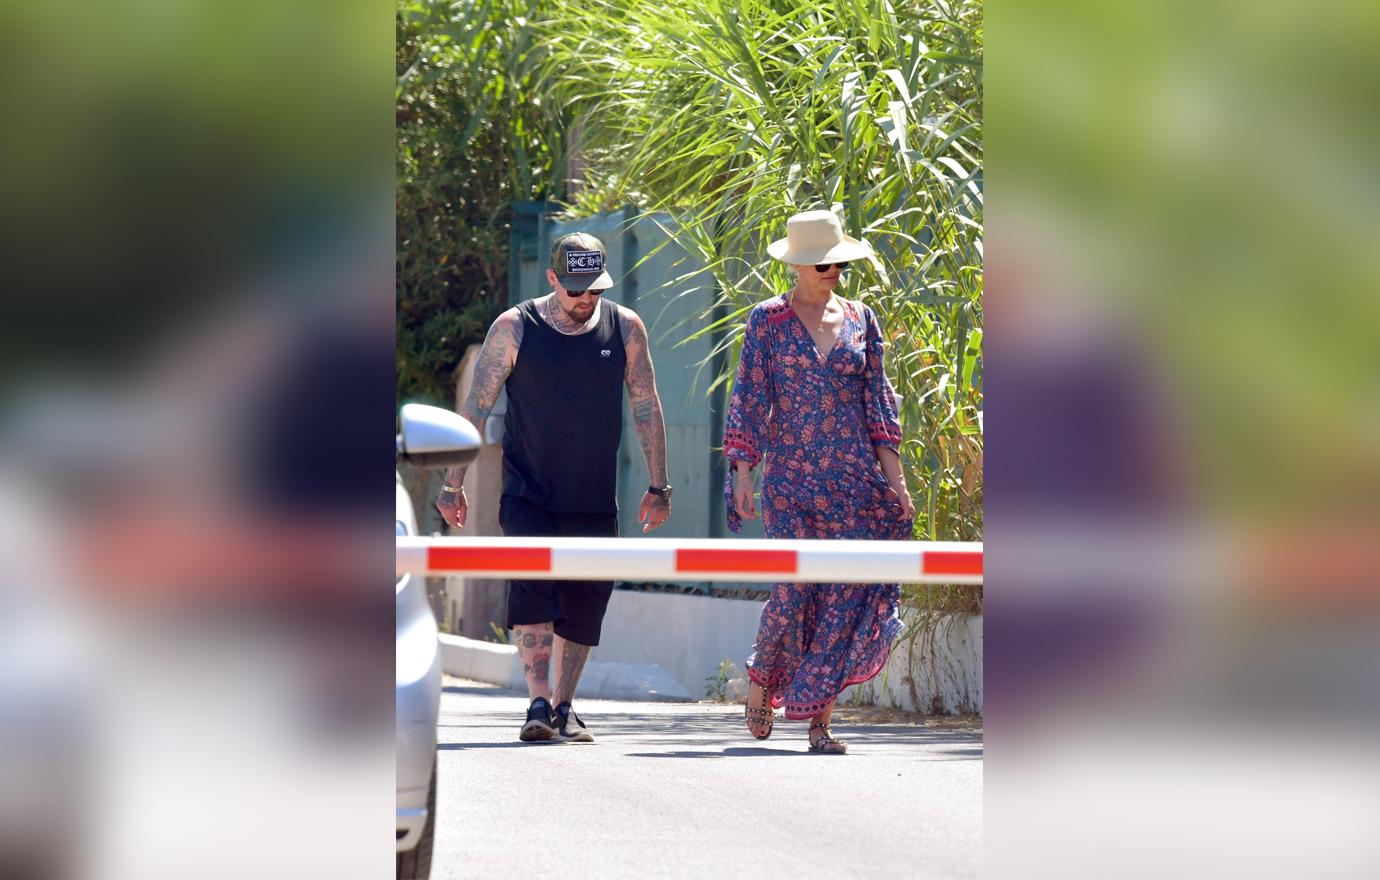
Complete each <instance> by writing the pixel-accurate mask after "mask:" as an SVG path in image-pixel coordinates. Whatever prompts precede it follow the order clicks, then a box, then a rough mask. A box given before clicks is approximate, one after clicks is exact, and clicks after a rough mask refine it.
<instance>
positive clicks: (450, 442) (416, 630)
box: [395, 403, 480, 880]
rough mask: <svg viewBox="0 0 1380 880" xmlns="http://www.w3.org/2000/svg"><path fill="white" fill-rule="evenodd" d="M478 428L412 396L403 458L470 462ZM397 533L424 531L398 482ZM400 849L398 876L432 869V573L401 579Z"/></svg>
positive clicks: (436, 699)
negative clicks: (428, 584)
mask: <svg viewBox="0 0 1380 880" xmlns="http://www.w3.org/2000/svg"><path fill="white" fill-rule="evenodd" d="M479 444H480V440H479V432H478V431H476V430H475V428H474V426H473V425H471V424H470V423H469V421H468V420H467V419H465V418H463V417H462V416H460V415H457V414H456V413H453V412H450V411H449V410H444V409H440V408H439V407H434V406H425V405H423V404H417V403H409V404H406V405H405V406H403V408H402V433H401V434H399V435H398V456H397V457H398V462H399V463H400V464H411V465H417V466H422V467H451V466H456V465H464V464H469V463H470V462H471V461H473V460H474V457H475V456H476V455H478V454H479ZM395 495H396V508H397V513H396V516H397V533H398V535H399V536H404V535H416V534H417V517H416V514H415V512H414V511H413V509H412V499H411V498H410V497H408V494H407V491H406V490H405V489H404V488H403V485H402V480H401V478H399V479H398V480H397V481H396V488H395ZM396 624H397V704H396V713H397V714H396V722H395V723H396V724H397V762H398V770H397V785H398V822H397V852H398V872H397V876H398V878H399V880H403V878H407V880H419V878H425V877H428V876H430V874H431V848H432V838H433V834H434V831H435V827H436V722H437V719H438V717H439V716H440V711H441V651H440V643H439V640H438V638H437V635H438V630H437V628H436V618H435V616H434V615H433V614H432V613H431V606H430V605H429V604H428V603H427V598H426V579H425V578H420V577H413V576H412V575H403V576H402V577H401V578H399V579H398V582H397V610H396Z"/></svg>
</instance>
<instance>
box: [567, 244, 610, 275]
mask: <svg viewBox="0 0 1380 880" xmlns="http://www.w3.org/2000/svg"><path fill="white" fill-rule="evenodd" d="M602 271H604V255H603V254H601V253H599V252H598V251H575V250H570V251H566V252H565V274H567V275H593V274H595V273H598V272H602Z"/></svg>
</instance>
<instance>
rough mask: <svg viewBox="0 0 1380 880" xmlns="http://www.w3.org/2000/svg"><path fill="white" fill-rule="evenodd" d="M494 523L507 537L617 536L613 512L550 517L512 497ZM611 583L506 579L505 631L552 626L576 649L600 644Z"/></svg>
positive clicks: (504, 500)
mask: <svg viewBox="0 0 1380 880" xmlns="http://www.w3.org/2000/svg"><path fill="white" fill-rule="evenodd" d="M498 524H499V525H500V526H502V527H503V534H504V535H505V536H507V537H509V538H616V537H618V514H616V513H553V512H551V511H549V510H542V509H541V508H540V507H537V506H536V505H535V504H533V503H532V502H530V501H527V500H526V499H523V498H519V497H517V496H516V495H504V496H503V498H502V499H501V500H500V501H499V505H498ZM612 595H613V581H524V580H510V581H508V613H507V618H506V624H507V627H508V628H509V629H512V628H513V627H514V626H525V625H528V624H536V623H554V624H555V625H556V626H555V629H556V635H558V636H560V637H561V638H563V639H566V640H567V641H571V642H575V643H576V644H580V645H590V646H593V645H597V644H599V634H600V633H601V632H602V631H603V627H604V612H605V611H607V610H608V607H609V597H610V596H612Z"/></svg>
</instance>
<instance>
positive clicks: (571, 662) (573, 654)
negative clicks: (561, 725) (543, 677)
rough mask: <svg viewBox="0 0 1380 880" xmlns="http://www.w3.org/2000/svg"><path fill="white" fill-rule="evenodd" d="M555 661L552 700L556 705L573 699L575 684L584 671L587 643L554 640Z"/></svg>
mask: <svg viewBox="0 0 1380 880" xmlns="http://www.w3.org/2000/svg"><path fill="white" fill-rule="evenodd" d="M554 659H555V661H556V687H555V696H554V698H553V699H554V701H555V704H556V705H557V706H559V705H560V704H561V703H568V702H570V701H572V700H574V699H575V686H576V685H578V684H579V683H580V676H581V674H583V673H584V671H585V661H586V660H587V659H589V645H581V644H579V643H578V642H568V641H566V640H565V639H557V640H556V650H555V654H554Z"/></svg>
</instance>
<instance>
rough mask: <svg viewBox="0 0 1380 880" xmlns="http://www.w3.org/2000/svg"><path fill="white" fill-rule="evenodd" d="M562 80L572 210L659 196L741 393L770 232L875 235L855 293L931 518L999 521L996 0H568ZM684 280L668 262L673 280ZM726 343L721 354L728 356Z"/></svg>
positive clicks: (768, 279) (715, 387) (976, 525)
mask: <svg viewBox="0 0 1380 880" xmlns="http://www.w3.org/2000/svg"><path fill="white" fill-rule="evenodd" d="M549 9H550V12H549V13H548V14H547V16H546V17H545V18H544V19H543V20H542V21H541V23H540V24H539V28H540V30H541V45H542V48H543V52H544V53H545V55H544V61H543V63H544V64H545V65H547V67H546V71H547V74H546V76H545V77H544V82H545V86H546V87H547V88H549V89H550V90H551V95H552V97H553V99H554V100H556V101H557V102H558V103H559V104H560V106H561V107H562V108H563V109H564V111H565V112H566V113H568V114H569V116H570V118H572V119H573V120H575V124H576V129H575V130H576V131H577V132H578V142H577V143H576V144H574V145H573V146H574V147H575V148H576V149H578V151H579V153H580V156H581V158H582V165H583V175H582V176H583V181H584V187H583V188H582V189H581V190H580V191H579V192H577V193H575V194H574V195H573V196H572V198H571V208H572V211H574V212H576V213H580V214H583V213H593V212H597V211H599V210H605V209H610V208H614V207H618V206H621V205H624V204H628V203H632V204H636V205H638V206H640V207H641V208H643V209H645V210H646V211H649V212H664V216H665V217H668V218H673V219H670V220H666V221H665V222H666V225H667V226H668V227H669V231H670V232H672V233H673V234H674V235H675V237H676V239H677V241H678V243H679V244H681V245H683V246H684V247H685V248H686V249H687V251H688V252H689V253H690V255H691V260H690V261H687V263H686V268H685V273H684V277H682V278H678V279H674V283H677V284H683V283H684V278H685V277H691V278H698V279H699V281H700V283H702V284H704V285H712V287H713V289H714V290H715V291H716V295H717V296H716V302H715V304H714V306H713V307H712V308H709V309H706V310H705V311H704V313H703V314H701V315H699V316H697V318H696V319H695V320H694V322H693V324H692V325H687V326H686V327H685V328H684V334H683V335H684V340H685V341H689V340H691V339H694V338H697V337H699V336H701V335H704V334H713V335H715V336H716V337H717V338H718V339H719V342H718V348H717V350H716V355H720V357H718V358H717V359H716V358H715V357H714V356H711V357H709V358H706V360H705V366H706V367H707V366H708V365H709V364H711V363H721V364H723V365H724V366H723V367H722V368H721V370H720V371H719V373H718V374H717V375H706V376H705V377H704V379H705V383H704V384H705V387H706V389H707V392H708V393H711V394H720V395H722V394H726V393H727V391H728V389H729V386H730V385H731V382H732V367H733V365H734V364H736V362H737V354H738V351H739V349H740V345H741V329H742V323H743V318H744V315H745V313H746V311H747V310H748V309H749V308H750V307H751V306H752V304H753V303H755V302H757V301H760V300H762V299H764V298H766V297H767V296H770V295H772V294H775V293H778V292H781V291H784V290H786V289H787V288H788V287H789V285H790V280H789V278H788V277H787V275H786V273H785V272H784V270H783V267H782V266H781V265H779V264H777V263H775V262H774V261H772V260H770V259H768V258H767V257H766V250H765V248H766V244H767V242H769V241H770V240H772V239H775V238H779V237H781V236H782V235H784V229H785V221H786V218H787V217H788V216H789V215H790V214H792V213H795V212H797V211H800V210H805V209H809V208H816V207H832V208H834V209H835V210H836V211H837V212H838V213H839V214H840V217H841V219H842V220H843V222H844V225H845V227H846V228H847V229H848V230H849V231H850V232H853V233H855V234H857V233H860V234H861V235H863V236H864V237H865V238H867V239H868V240H869V241H870V242H871V243H872V244H873V245H874V247H875V248H876V249H877V252H878V256H877V259H876V260H875V261H874V262H873V263H872V264H871V265H865V266H861V267H859V269H860V270H859V271H857V272H853V273H850V275H851V278H850V280H849V282H848V286H847V289H846V290H845V291H843V292H844V295H846V296H852V297H858V298H861V299H863V300H864V301H866V302H868V303H869V304H871V305H872V306H873V308H874V309H875V310H876V311H877V314H878V316H879V318H880V320H881V323H882V327H883V332H884V334H885V335H886V337H887V339H888V340H889V343H890V354H889V360H888V372H889V376H890V378H891V380H892V383H893V385H894V386H895V388H896V390H897V393H898V394H899V395H900V397H901V410H902V421H903V428H904V433H905V437H906V440H905V442H904V444H903V446H902V449H901V454H902V460H903V462H904V465H905V468H906V472H907V475H908V479H909V481H910V484H911V488H912V492H913V494H914V496H915V498H916V503H917V519H916V533H917V536H918V537H924V538H929V539H949V540H974V539H980V537H981V532H982V503H981V501H982V474H981V464H982V439H981V435H980V433H979V431H978V425H977V420H976V414H977V412H978V409H979V407H980V401H981V397H982V391H981V389H982V306H981V293H982V277H983V276H982V202H983V197H982V187H981V179H982V17H981V16H982V4H981V2H978V0H954V2H934V0H927V2H916V3H893V2H888V0H839V2H833V3H828V2H826V3H818V2H809V3H807V2H798V0H709V2H703V0H668V2H659V3H650V4H643V3H633V2H627V0H579V2H576V0H555V2H552V3H551V4H550V6H549ZM668 283H672V282H668ZM723 355H726V357H725V356H723Z"/></svg>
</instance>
